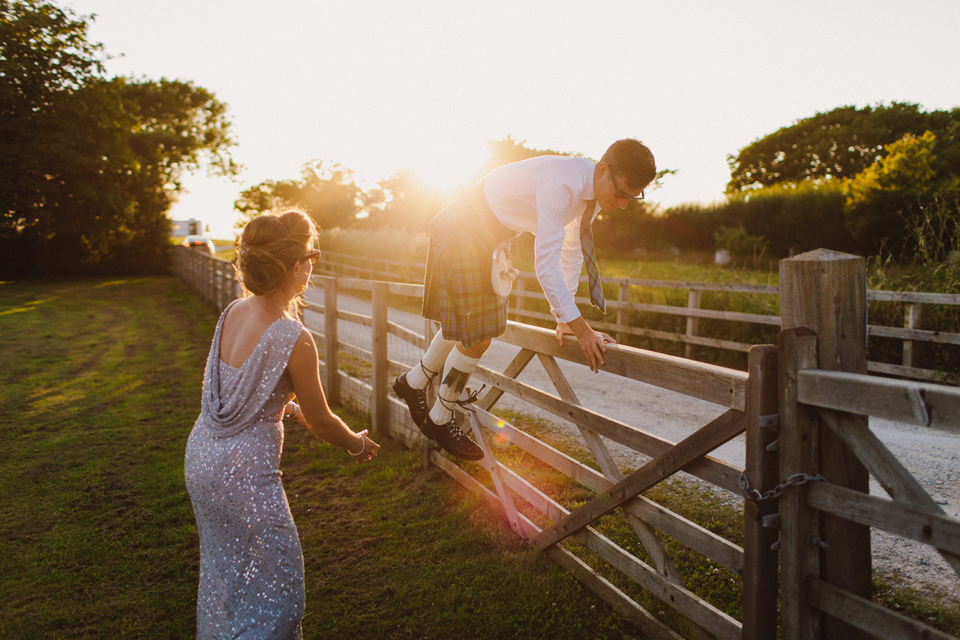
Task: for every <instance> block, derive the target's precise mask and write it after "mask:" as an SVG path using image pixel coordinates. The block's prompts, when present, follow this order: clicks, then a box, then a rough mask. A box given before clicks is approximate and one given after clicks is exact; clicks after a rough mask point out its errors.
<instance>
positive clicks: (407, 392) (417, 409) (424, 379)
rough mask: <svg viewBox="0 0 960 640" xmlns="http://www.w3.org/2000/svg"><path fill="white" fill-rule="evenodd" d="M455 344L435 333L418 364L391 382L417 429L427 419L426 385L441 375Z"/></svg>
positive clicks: (428, 408)
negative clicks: (404, 403) (405, 404)
mask: <svg viewBox="0 0 960 640" xmlns="http://www.w3.org/2000/svg"><path fill="white" fill-rule="evenodd" d="M455 344H457V343H456V342H455V341H454V340H444V339H443V335H442V333H440V332H437V335H436V336H434V338H433V342H431V343H430V346H429V347H428V348H427V351H426V352H425V353H424V354H423V357H422V358H420V362H419V363H417V364H416V365H414V367H413V368H412V369H410V371H408V372H406V373H404V374H401V375H400V377H398V378H397V379H396V380H394V382H393V391H394V393H396V394H397V397H398V398H400V399H401V400H403V401H404V402H406V403H407V407H408V408H409V409H410V417H412V418H413V422H414V424H416V425H417V427H422V426H423V419H424V418H426V417H427V413H428V412H429V411H430V407H429V406H427V393H426V391H425V390H426V388H427V385H429V384H430V381H431V380H433V378H434V377H436V376H437V375H438V374H440V373H443V363H444V362H446V360H447V356H448V355H450V352H451V350H452V349H453V345H455Z"/></svg>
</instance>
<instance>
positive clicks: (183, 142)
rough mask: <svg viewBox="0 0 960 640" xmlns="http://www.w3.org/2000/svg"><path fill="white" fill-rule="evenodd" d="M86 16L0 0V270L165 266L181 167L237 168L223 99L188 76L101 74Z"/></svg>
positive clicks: (27, 1) (32, 0) (34, 2)
mask: <svg viewBox="0 0 960 640" xmlns="http://www.w3.org/2000/svg"><path fill="white" fill-rule="evenodd" d="M87 20H88V19H87V18H83V17H80V18H77V17H76V16H75V15H74V14H73V13H71V12H70V11H68V10H62V9H59V8H57V7H56V6H55V5H53V4H52V3H49V2H40V1H39V0H23V1H19V2H10V1H7V0H0V35H2V40H0V133H2V135H0V202H3V206H2V209H0V271H2V272H3V273H6V274H12V275H20V276H22V275H38V274H56V273H77V272H105V271H110V272H117V271H125V272H146V271H161V270H164V269H165V268H166V252H167V250H168V248H169V244H168V233H169V220H168V219H167V217H166V213H167V211H168V209H169V207H170V204H171V203H172V202H173V201H174V199H175V198H176V196H177V194H178V193H179V192H180V190H181V183H180V179H181V176H182V174H183V172H184V171H192V170H196V169H198V168H200V167H201V166H204V165H206V166H207V167H208V168H209V169H210V170H211V171H212V172H214V173H219V174H222V175H230V174H233V173H236V171H237V166H236V165H235V164H234V163H233V161H232V159H231V158H230V156H229V153H228V150H229V147H230V146H231V145H232V144H233V142H232V140H231V138H230V135H229V122H228V120H227V118H226V107H225V106H224V105H223V104H222V103H220V102H218V101H217V100H216V98H215V97H214V96H213V94H211V93H210V92H208V91H206V90H205V89H202V88H199V87H196V86H194V85H193V84H191V83H189V82H176V81H166V80H161V81H159V82H155V81H149V80H142V81H133V80H130V79H127V78H113V79H107V78H104V77H103V76H102V71H103V69H102V61H101V59H100V51H101V46H100V45H99V44H93V43H90V42H89V41H88V40H87V39H86V33H87V27H88V22H87Z"/></svg>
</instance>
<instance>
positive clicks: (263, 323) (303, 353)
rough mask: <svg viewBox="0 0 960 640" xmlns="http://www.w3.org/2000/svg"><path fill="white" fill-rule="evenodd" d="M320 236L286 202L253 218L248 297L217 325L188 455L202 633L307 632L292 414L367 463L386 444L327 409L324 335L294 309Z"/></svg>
mask: <svg viewBox="0 0 960 640" xmlns="http://www.w3.org/2000/svg"><path fill="white" fill-rule="evenodd" d="M316 235H317V232H316V227H315V226H314V224H313V222H312V220H311V219H310V218H309V217H308V216H307V215H306V214H305V213H303V212H301V211H288V212H286V213H283V214H280V215H274V214H268V215H263V216H260V217H257V218H254V219H253V220H252V221H250V223H249V224H247V226H246V228H245V229H244V231H243V235H242V236H241V239H240V243H239V246H238V252H237V255H238V259H237V270H238V275H239V277H240V279H241V282H242V283H243V286H244V290H245V292H246V294H247V295H246V296H245V297H244V298H241V299H239V300H236V301H234V302H233V303H232V304H230V306H228V307H227V308H226V309H225V310H224V312H223V315H222V316H221V317H220V321H219V322H218V323H217V329H216V332H215V333H214V337H213V342H212V344H211V347H210V354H209V356H208V357H207V366H206V371H205V372H204V378H203V394H202V408H201V413H200V417H199V418H197V422H196V424H195V425H194V427H193V431H191V433H190V438H189V440H188V442H187V451H186V456H185V460H184V475H185V478H186V483H187V489H188V491H189V492H190V499H191V501H192V503H193V510H194V514H195V515H196V519H197V532H198V534H199V537H200V589H199V595H198V598H197V637H198V638H202V639H208V638H210V639H213V638H245V639H250V640H252V639H254V638H256V639H257V640H263V639H267V638H270V639H277V640H280V639H283V640H288V639H290V638H300V637H301V632H300V620H301V618H302V617H303V612H304V584H303V554H302V551H301V548H300V539H299V537H298V535H297V528H296V526H295V525H294V522H293V516H292V515H291V513H290V507H289V505H288V504H287V497H286V494H285V493H284V491H283V485H282V484H281V481H280V469H279V466H280V452H281V450H282V448H283V422H282V420H283V418H284V417H285V416H294V417H295V418H296V420H297V421H298V422H299V423H300V424H301V425H303V426H304V427H306V428H307V429H309V430H310V431H311V432H312V433H313V434H314V435H316V436H317V437H318V438H320V439H321V440H324V441H326V442H329V443H330V444H332V445H334V446H336V447H340V448H342V449H346V450H347V451H348V452H349V453H350V455H351V456H353V458H354V460H355V461H356V462H357V463H358V464H359V463H362V462H366V461H369V460H372V459H373V458H375V457H376V455H377V451H378V450H379V449H380V447H379V445H377V444H376V443H374V442H373V441H371V440H370V439H369V438H367V437H366V435H365V433H359V434H358V433H354V432H353V431H352V430H351V429H350V428H349V427H347V425H346V424H344V422H343V421H342V420H341V419H340V418H339V417H337V416H336V415H335V414H333V413H332V412H331V411H330V407H329V406H328V405H327V401H326V397H325V396H324V393H323V388H322V387H321V386H320V371H319V361H318V357H317V347H316V344H315V343H314V341H313V336H312V335H311V334H310V332H309V331H308V330H307V329H306V328H304V326H303V325H302V324H301V323H300V322H299V321H298V320H297V319H296V316H295V313H296V309H297V304H298V303H299V296H300V294H301V293H302V292H303V291H304V290H305V289H306V287H307V284H308V282H309V280H310V275H311V273H312V270H313V265H314V264H315V263H316V261H317V258H318V257H319V255H320V253H319V251H317V250H315V249H314V244H315V241H316ZM294 397H296V399H297V402H293V398H294ZM298 403H299V404H298Z"/></svg>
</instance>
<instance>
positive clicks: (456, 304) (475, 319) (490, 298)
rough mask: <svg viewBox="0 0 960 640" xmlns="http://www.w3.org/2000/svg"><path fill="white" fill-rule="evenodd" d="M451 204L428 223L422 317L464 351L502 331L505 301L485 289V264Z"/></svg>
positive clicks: (487, 270) (455, 205) (458, 211)
mask: <svg viewBox="0 0 960 640" xmlns="http://www.w3.org/2000/svg"><path fill="white" fill-rule="evenodd" d="M463 213H464V212H463V208H462V207H461V205H460V199H459V198H457V199H456V200H454V201H453V202H452V203H451V204H450V205H448V206H447V207H446V208H445V209H444V210H443V211H441V212H440V213H439V214H438V215H437V216H436V217H435V218H434V219H433V220H432V221H431V222H430V244H429V249H428V251H427V272H426V278H425V287H424V294H423V317H425V318H428V319H430V320H436V321H438V322H439V323H440V331H441V333H442V334H443V338H444V339H445V340H458V341H460V342H461V343H463V346H465V347H469V346H472V345H474V344H477V343H479V342H483V341H484V340H488V339H492V338H496V337H498V336H501V335H503V333H504V332H505V331H506V330H507V303H508V298H501V297H499V296H497V295H496V294H494V293H493V291H492V288H491V287H490V283H489V280H490V260H489V258H488V257H487V256H486V255H485V250H484V249H483V247H482V245H481V244H480V242H479V241H478V240H477V239H476V237H475V236H474V235H473V234H472V233H471V232H470V231H469V229H467V228H466V226H465V225H463V224H462V222H461V220H460V216H461V215H463Z"/></svg>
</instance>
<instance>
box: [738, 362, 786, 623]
mask: <svg viewBox="0 0 960 640" xmlns="http://www.w3.org/2000/svg"><path fill="white" fill-rule="evenodd" d="M747 364H748V368H749V373H750V379H749V381H748V384H747V410H746V412H745V414H746V433H747V437H746V468H745V470H744V473H746V475H747V478H749V480H750V482H751V485H752V487H753V488H754V489H756V490H757V491H759V492H760V493H763V492H765V491H767V490H769V489H772V488H774V487H775V486H776V485H777V479H778V478H779V475H780V474H779V471H780V469H779V460H778V456H777V453H776V452H775V451H770V450H768V448H767V447H768V446H769V445H770V444H771V443H773V442H775V441H776V439H777V433H776V431H774V430H772V429H767V428H764V427H761V426H760V424H761V418H762V417H763V416H769V415H774V414H776V413H777V411H778V408H777V348H776V347H775V346H773V345H763V346H756V347H754V348H753V349H751V350H750V354H749V358H748V363H747ZM778 508H779V504H778V501H776V500H766V501H763V502H754V501H752V500H744V503H743V517H744V527H743V529H744V530H743V534H744V535H743V570H744V573H743V640H767V639H769V638H774V637H776V635H777V590H778V587H779V584H778V573H779V570H780V564H779V562H778V556H777V552H776V551H775V550H771V546H772V545H773V544H774V543H775V542H776V541H777V536H778V534H777V531H776V530H775V529H773V528H770V527H764V526H763V518H764V516H768V515H771V514H775V513H777V510H778Z"/></svg>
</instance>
